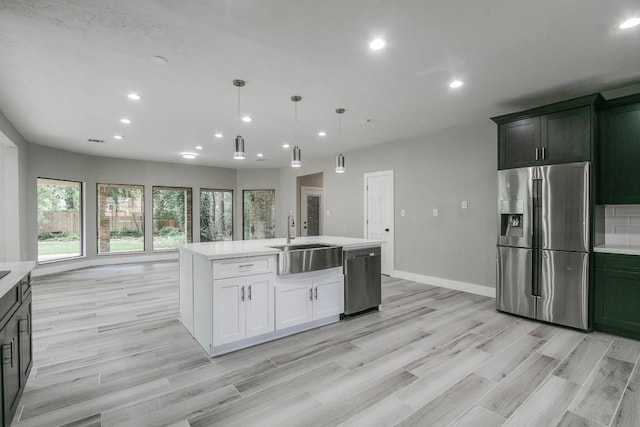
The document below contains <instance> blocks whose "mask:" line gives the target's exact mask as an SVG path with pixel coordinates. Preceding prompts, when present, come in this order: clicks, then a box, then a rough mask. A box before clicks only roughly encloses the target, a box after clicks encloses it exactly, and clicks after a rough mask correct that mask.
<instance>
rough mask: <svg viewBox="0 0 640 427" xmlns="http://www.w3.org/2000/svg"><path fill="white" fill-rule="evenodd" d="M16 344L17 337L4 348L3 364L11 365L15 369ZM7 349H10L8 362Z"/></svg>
mask: <svg viewBox="0 0 640 427" xmlns="http://www.w3.org/2000/svg"><path fill="white" fill-rule="evenodd" d="M15 342H16V337H13V338H11V342H10V343H9V344H5V345H3V346H2V364H3V365H9V364H11V367H12V368H13V364H14V359H15V357H14V355H13V353H14V350H13V348H14V347H15ZM7 347H8V348H9V358H8V360H7V356H6V355H5V352H6V351H7Z"/></svg>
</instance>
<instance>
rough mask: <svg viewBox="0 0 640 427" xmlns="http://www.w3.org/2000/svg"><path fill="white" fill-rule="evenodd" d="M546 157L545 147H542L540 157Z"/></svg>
mask: <svg viewBox="0 0 640 427" xmlns="http://www.w3.org/2000/svg"><path fill="white" fill-rule="evenodd" d="M546 158H547V149H546V147H542V159H543V160H544V159H546Z"/></svg>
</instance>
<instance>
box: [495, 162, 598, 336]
mask: <svg viewBox="0 0 640 427" xmlns="http://www.w3.org/2000/svg"><path fill="white" fill-rule="evenodd" d="M498 221H499V224H498V230H499V231H498V232H499V236H498V280H497V281H498V283H497V289H496V307H497V309H498V310H500V311H505V312H508V313H514V314H519V315H521V316H526V317H530V318H533V319H538V320H543V321H546V322H551V323H556V324H559V325H565V326H571V327H574V328H579V329H587V328H588V326H589V321H588V288H589V286H588V284H589V163H588V162H580V163H568V164H562V165H549V166H535V167H528V168H519V169H509V170H502V171H499V172H498Z"/></svg>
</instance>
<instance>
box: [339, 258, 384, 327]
mask: <svg viewBox="0 0 640 427" xmlns="http://www.w3.org/2000/svg"><path fill="white" fill-rule="evenodd" d="M380 253H381V252H380V248H379V247H377V248H365V249H355V250H344V251H343V256H344V262H343V265H344V314H345V315H348V314H354V313H358V312H361V311H364V310H367V309H369V308H377V307H378V306H379V305H380V304H381V303H382V289H381V278H380V266H381V260H380Z"/></svg>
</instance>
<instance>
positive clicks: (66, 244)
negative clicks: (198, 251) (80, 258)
mask: <svg viewBox="0 0 640 427" xmlns="http://www.w3.org/2000/svg"><path fill="white" fill-rule="evenodd" d="M183 243H184V238H183V237H182V236H156V237H154V245H153V246H154V247H153V249H154V250H158V249H171V248H175V247H176V246H177V245H181V244H183ZM143 250H144V240H143V238H142V237H130V238H123V239H111V253H113V252H135V251H140V252H142V251H143ZM80 252H81V251H80V241H79V240H70V241H54V240H50V241H47V240H45V241H39V242H38V256H47V258H48V259H55V258H58V257H55V256H54V255H60V257H59V258H67V256H66V255H74V254H75V255H77V254H79V253H80Z"/></svg>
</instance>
